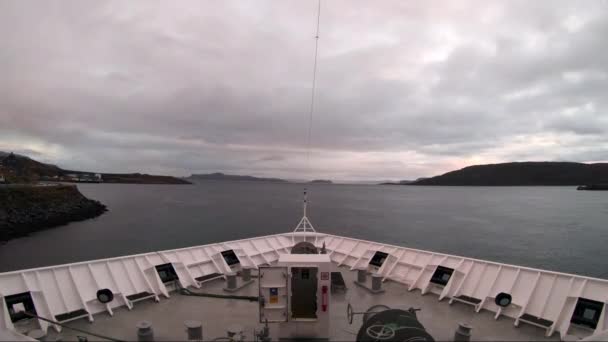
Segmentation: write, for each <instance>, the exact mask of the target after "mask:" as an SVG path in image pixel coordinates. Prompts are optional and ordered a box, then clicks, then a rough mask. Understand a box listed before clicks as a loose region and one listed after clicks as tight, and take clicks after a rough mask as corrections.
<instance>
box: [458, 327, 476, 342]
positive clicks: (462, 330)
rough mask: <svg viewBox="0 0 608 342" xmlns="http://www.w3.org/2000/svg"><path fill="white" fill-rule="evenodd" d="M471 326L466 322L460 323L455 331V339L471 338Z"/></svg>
mask: <svg viewBox="0 0 608 342" xmlns="http://www.w3.org/2000/svg"><path fill="white" fill-rule="evenodd" d="M471 329H473V327H471V326H470V325H468V324H466V323H458V328H457V329H456V332H455V333H454V341H456V342H465V341H470V340H471Z"/></svg>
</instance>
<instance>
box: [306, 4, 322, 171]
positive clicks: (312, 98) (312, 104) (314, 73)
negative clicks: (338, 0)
mask: <svg viewBox="0 0 608 342" xmlns="http://www.w3.org/2000/svg"><path fill="white" fill-rule="evenodd" d="M320 23H321V0H319V1H318V7H317V33H316V35H315V60H314V65H313V68H312V87H311V90H310V112H309V115H308V139H307V141H306V164H307V166H308V168H309V169H310V140H311V134H312V114H313V113H314V111H315V89H316V86H317V56H318V52H319V24H320Z"/></svg>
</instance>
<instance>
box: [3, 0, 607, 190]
mask: <svg viewBox="0 0 608 342" xmlns="http://www.w3.org/2000/svg"><path fill="white" fill-rule="evenodd" d="M315 7H316V4H315V3H314V2H299V1H263V2H255V3H244V2H239V1H223V2H213V3H211V2H182V3H179V4H175V3H172V2H169V1H146V2H139V3H125V2H115V1H100V2H82V1H45V2H42V3H36V4H33V3H28V2H22V1H3V2H0V32H3V33H2V34H0V46H2V47H3V48H2V49H0V75H1V76H0V77H1V79H2V82H0V150H3V149H4V150H16V151H23V150H30V151H33V152H34V153H36V154H37V156H40V158H41V159H43V160H45V161H52V162H56V163H58V164H60V165H61V166H64V167H66V168H74V169H91V170H92V169H95V170H101V171H116V172H119V171H144V172H159V173H171V174H176V175H186V174H189V173H193V172H212V171H225V172H234V173H236V172H241V173H254V174H257V175H263V176H282V177H292V178H343V179H371V178H377V179H387V178H393V179H407V178H415V177H419V176H428V175H433V174H437V173H441V172H444V171H448V170H450V169H452V168H455V167H462V166H464V165H467V164H471V163H483V162H497V161H511V160H532V159H533V160H539V159H540V160H565V159H567V160H577V161H601V160H607V159H608V158H607V156H608V152H607V151H608V134H607V133H608V132H607V127H608V125H607V124H608V122H607V121H608V119H606V118H607V117H606V113H605V112H606V108H607V106H608V103H607V102H608V98H606V96H605V94H606V93H608V64H607V63H606V61H607V60H608V50H607V49H605V48H604V47H603V45H605V44H604V40H605V34H606V32H608V14H606V13H608V12H607V11H606V9H608V7H607V6H606V4H605V3H603V2H593V3H589V2H585V3H578V2H565V1H557V2H551V3H548V2H535V3H530V2H526V1H509V2H498V1H464V2H461V1H459V2H457V3H445V2H442V1H430V2H424V3H422V2H419V3H412V2H403V1H388V2H382V3H376V2H370V1H362V0H361V1H327V2H323V9H322V21H321V40H320V45H319V49H320V50H319V51H320V56H319V69H318V72H319V74H318V78H317V85H318V89H317V94H316V95H317V106H316V108H315V115H314V120H313V131H312V142H311V149H312V150H311V153H310V159H311V164H312V167H311V170H312V171H310V172H309V171H308V169H309V168H308V166H307V164H306V137H307V131H306V130H307V125H308V121H307V120H308V104H309V102H308V101H309V99H310V82H311V70H312V57H313V49H314V39H313V37H312V36H313V35H314V29H315V27H314V25H315V19H316V18H315V9H316V8H315Z"/></svg>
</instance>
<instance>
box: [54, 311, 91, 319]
mask: <svg viewBox="0 0 608 342" xmlns="http://www.w3.org/2000/svg"><path fill="white" fill-rule="evenodd" d="M86 315H88V313H87V312H86V311H85V310H84V309H78V310H74V311H70V312H66V313H63V314H60V315H56V316H55V319H56V320H57V321H58V322H63V321H67V320H69V319H72V318H76V317H83V316H86Z"/></svg>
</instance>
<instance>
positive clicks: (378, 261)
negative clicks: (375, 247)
mask: <svg viewBox="0 0 608 342" xmlns="http://www.w3.org/2000/svg"><path fill="white" fill-rule="evenodd" d="M387 258H388V253H384V252H380V251H377V252H376V253H375V254H374V256H373V257H372V260H370V261H369V264H370V265H373V266H377V267H382V264H384V261H385V260H386V259H387Z"/></svg>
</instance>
